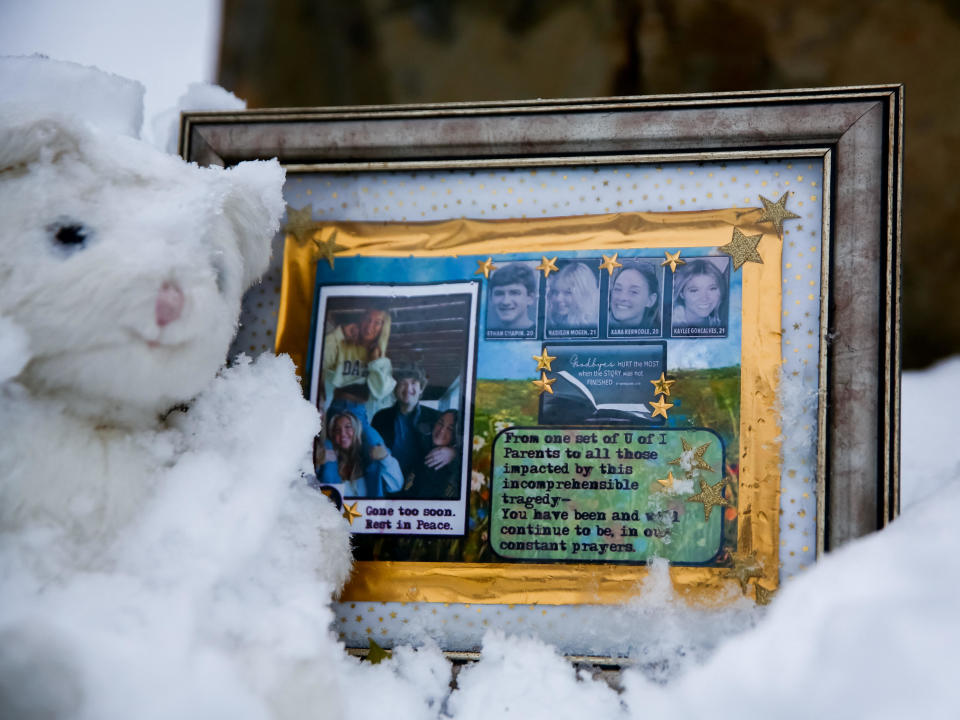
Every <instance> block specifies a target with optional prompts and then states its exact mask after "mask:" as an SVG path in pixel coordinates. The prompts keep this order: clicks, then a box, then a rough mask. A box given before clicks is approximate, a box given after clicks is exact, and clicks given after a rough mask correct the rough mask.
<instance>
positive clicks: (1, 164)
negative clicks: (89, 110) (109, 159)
mask: <svg viewBox="0 0 960 720" xmlns="http://www.w3.org/2000/svg"><path fill="white" fill-rule="evenodd" d="M80 132H81V131H80V130H79V129H78V128H76V127H74V126H72V125H70V124H69V123H67V122H64V121H63V120H61V119H59V118H57V117H45V118H40V119H25V118H21V119H13V118H10V117H3V116H2V115H0V173H2V172H6V171H8V170H14V169H16V168H18V167H22V166H24V165H27V164H28V163H32V162H35V161H37V160H40V159H41V158H47V159H49V160H53V159H56V158H57V157H58V156H59V155H62V154H64V153H68V152H77V151H78V148H79V133H80Z"/></svg>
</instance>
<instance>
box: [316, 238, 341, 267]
mask: <svg viewBox="0 0 960 720" xmlns="http://www.w3.org/2000/svg"><path fill="white" fill-rule="evenodd" d="M313 244H314V245H316V247H317V253H318V254H319V255H320V257H321V258H323V259H324V260H326V261H327V262H328V263H330V269H331V270H332V269H333V256H334V255H335V254H336V253H337V251H338V250H346V249H347V248H345V247H344V246H343V245H338V244H337V231H336V230H334V231H333V232H332V233H330V237H328V238H327V239H326V240H317V239H316V238H314V239H313Z"/></svg>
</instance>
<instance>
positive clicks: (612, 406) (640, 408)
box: [557, 370, 650, 417]
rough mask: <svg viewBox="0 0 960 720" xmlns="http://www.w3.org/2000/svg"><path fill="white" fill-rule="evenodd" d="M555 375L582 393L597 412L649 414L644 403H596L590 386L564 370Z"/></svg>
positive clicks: (642, 415) (644, 415)
mask: <svg viewBox="0 0 960 720" xmlns="http://www.w3.org/2000/svg"><path fill="white" fill-rule="evenodd" d="M557 375H558V376H559V377H561V378H563V379H564V380H566V381H567V382H568V383H570V384H571V385H573V386H574V387H575V388H576V389H577V390H579V391H580V392H581V393H583V395H584V396H586V398H587V400H589V401H590V404H591V405H593V407H594V409H595V410H596V411H598V412H602V411H605V410H612V411H615V412H624V413H632V414H633V415H637V416H640V417H646V416H649V415H650V409H649V408H648V407H647V405H646V403H597V400H596V398H595V397H594V396H593V393H592V392H590V388H588V387H587V386H586V385H584V384H583V383H582V382H580V380H579V379H578V378H576V377H574V376H573V375H571V374H570V373H569V372H567V371H566V370H561V371H560V372H558V373H557Z"/></svg>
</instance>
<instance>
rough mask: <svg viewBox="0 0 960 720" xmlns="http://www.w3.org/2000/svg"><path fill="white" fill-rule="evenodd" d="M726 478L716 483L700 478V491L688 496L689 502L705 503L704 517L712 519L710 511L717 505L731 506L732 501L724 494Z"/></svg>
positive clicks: (706, 519) (707, 519) (708, 519)
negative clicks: (709, 483) (708, 482)
mask: <svg viewBox="0 0 960 720" xmlns="http://www.w3.org/2000/svg"><path fill="white" fill-rule="evenodd" d="M725 485H726V480H721V481H720V482H718V483H717V484H716V485H707V481H706V480H703V479H701V480H700V492H698V493H697V494H696V495H691V496H690V497H688V498H687V502H698V503H703V519H704V520H705V521H707V522H709V521H710V513H711V512H713V508H715V507H717V506H722V507H730V501H729V500H727V499H726V498H725V497H724V496H723V488H724V486H725Z"/></svg>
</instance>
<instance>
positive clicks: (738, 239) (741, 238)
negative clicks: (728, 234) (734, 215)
mask: <svg viewBox="0 0 960 720" xmlns="http://www.w3.org/2000/svg"><path fill="white" fill-rule="evenodd" d="M762 237H763V233H760V234H759V235H744V234H743V233H742V232H740V228H737V227H735V228H734V229H733V239H732V240H731V241H730V242H728V243H727V244H726V245H724V246H723V247H720V248H717V249H718V250H719V251H720V252H722V253H726V254H727V255H729V256H730V257H732V258H733V269H734V270H739V269H740V266H741V265H743V264H744V263H748V262H755V263H760V264H761V265H762V264H763V258H762V257H760V253H758V252H757V245H759V244H760V238H762Z"/></svg>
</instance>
